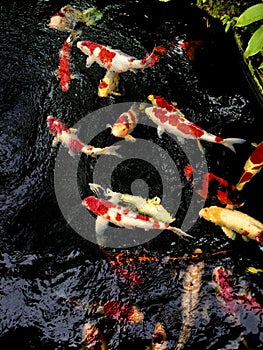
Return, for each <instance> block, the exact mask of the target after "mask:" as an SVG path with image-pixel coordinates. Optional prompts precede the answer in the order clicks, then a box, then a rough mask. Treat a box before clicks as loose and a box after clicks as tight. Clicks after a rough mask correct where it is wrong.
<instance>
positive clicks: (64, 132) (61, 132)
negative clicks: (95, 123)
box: [47, 116, 121, 157]
mask: <svg viewBox="0 0 263 350" xmlns="http://www.w3.org/2000/svg"><path fill="white" fill-rule="evenodd" d="M47 125H48V128H49V131H50V133H51V134H52V135H54V139H53V142H52V147H55V146H56V145H57V144H58V143H59V142H61V143H62V144H63V145H64V146H65V147H67V148H68V149H69V154H70V155H71V156H74V155H75V154H76V153H79V152H82V153H85V154H87V155H88V156H92V157H94V156H97V155H100V154H107V155H113V156H117V157H121V155H120V154H119V153H117V152H116V150H117V149H118V148H119V147H120V146H109V147H104V148H100V147H93V146H90V145H86V144H84V143H83V142H81V141H80V140H79V138H78V137H77V135H76V134H77V132H78V130H77V129H72V128H68V127H67V126H66V125H65V124H64V123H62V122H61V121H60V120H59V119H57V118H54V117H52V116H48V117H47Z"/></svg>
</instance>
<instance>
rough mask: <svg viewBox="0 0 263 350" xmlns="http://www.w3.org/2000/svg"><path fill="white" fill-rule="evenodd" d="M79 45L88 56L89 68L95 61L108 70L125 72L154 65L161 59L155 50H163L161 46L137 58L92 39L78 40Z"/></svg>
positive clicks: (87, 65)
mask: <svg viewBox="0 0 263 350" xmlns="http://www.w3.org/2000/svg"><path fill="white" fill-rule="evenodd" d="M77 47H78V48H79V49H80V50H81V51H82V52H83V53H84V54H85V55H87V56H88V58H87V60H86V67H87V68H89V67H90V66H91V65H92V64H93V63H94V62H96V63H97V64H99V65H100V66H101V67H103V68H106V69H107V71H112V72H115V73H123V72H127V71H132V72H136V71H137V70H143V69H145V68H148V67H151V66H153V65H154V64H155V63H157V62H158V61H159V55H157V54H156V53H155V52H158V51H161V49H160V47H158V48H155V49H154V50H153V51H152V53H150V54H147V55H146V56H145V57H144V58H143V59H137V58H135V57H133V56H130V55H127V54H126V53H123V52H121V51H120V50H116V49H112V48H111V47H109V46H105V45H102V44H99V43H95V42H92V41H87V40H85V41H78V42H77Z"/></svg>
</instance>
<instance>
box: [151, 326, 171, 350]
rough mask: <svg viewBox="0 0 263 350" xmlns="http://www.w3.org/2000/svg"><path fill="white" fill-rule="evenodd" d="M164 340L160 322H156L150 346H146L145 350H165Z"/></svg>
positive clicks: (164, 336)
mask: <svg viewBox="0 0 263 350" xmlns="http://www.w3.org/2000/svg"><path fill="white" fill-rule="evenodd" d="M166 338H167V335H166V332H165V330H164V327H163V325H162V324H161V322H157V323H156V325H155V327H154V331H153V335H152V342H151V345H150V346H147V347H146V349H145V350H167V349H168V347H167V343H166Z"/></svg>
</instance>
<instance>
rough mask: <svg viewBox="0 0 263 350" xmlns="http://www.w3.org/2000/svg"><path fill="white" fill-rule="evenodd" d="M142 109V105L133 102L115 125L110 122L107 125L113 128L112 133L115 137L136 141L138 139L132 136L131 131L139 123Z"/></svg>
mask: <svg viewBox="0 0 263 350" xmlns="http://www.w3.org/2000/svg"><path fill="white" fill-rule="evenodd" d="M140 111H141V107H140V105H138V104H133V105H132V106H131V108H130V109H129V110H128V111H127V112H123V113H122V114H121V115H120V116H119V117H118V118H117V120H116V121H115V122H114V123H113V125H110V124H108V125H107V126H108V127H110V128H111V133H112V135H114V136H115V137H122V138H124V139H125V140H129V141H133V142H134V141H136V139H135V138H134V137H133V136H131V133H132V132H133V130H134V129H135V127H136V125H137V124H138V116H139V114H140Z"/></svg>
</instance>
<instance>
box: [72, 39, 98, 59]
mask: <svg viewBox="0 0 263 350" xmlns="http://www.w3.org/2000/svg"><path fill="white" fill-rule="evenodd" d="M96 47H98V46H97V45H96V44H95V43H93V42H92V41H88V40H84V41H78V42H77V48H78V49H80V50H81V51H82V52H83V53H84V54H85V55H87V56H91V55H92V54H93V51H94V50H95V48H96Z"/></svg>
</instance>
